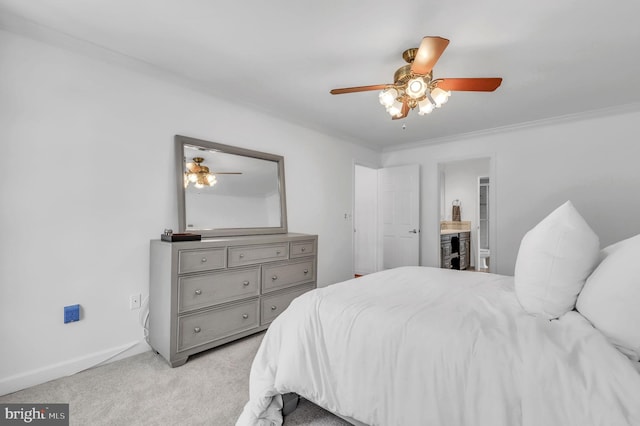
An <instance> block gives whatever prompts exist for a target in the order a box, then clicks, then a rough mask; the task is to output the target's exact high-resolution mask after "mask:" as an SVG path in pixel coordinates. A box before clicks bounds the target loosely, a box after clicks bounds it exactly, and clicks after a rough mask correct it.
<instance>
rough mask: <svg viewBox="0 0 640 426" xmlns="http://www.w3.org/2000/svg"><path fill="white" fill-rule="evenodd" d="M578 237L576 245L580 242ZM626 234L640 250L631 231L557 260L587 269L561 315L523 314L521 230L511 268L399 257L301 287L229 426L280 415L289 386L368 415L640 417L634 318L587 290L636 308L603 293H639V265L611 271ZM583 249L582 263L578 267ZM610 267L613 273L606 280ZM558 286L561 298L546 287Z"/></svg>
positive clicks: (265, 344)
mask: <svg viewBox="0 0 640 426" xmlns="http://www.w3.org/2000/svg"><path fill="white" fill-rule="evenodd" d="M556 231H557V229H556ZM564 235H565V237H566V233H565V234H564ZM563 238H564V237H563ZM534 240H535V239H534ZM564 243H565V242H562V244H559V242H558V241H554V242H553V244H552V245H553V246H554V247H562V248H563V249H564V248H566V244H565V245H563V244H564ZM574 243H575V244H576V246H581V247H582V249H581V250H584V247H586V246H587V245H588V244H585V242H584V241H583V240H580V239H577V240H576V241H574ZM591 245H593V244H591ZM596 245H597V242H596ZM629 245H633V246H634V249H639V248H640V238H637V237H636V238H634V239H632V241H631V243H626V245H624V244H623V245H622V247H623V248H624V250H623V249H620V245H617V246H618V249H617V250H612V249H609V248H607V249H605V250H604V251H600V250H599V247H598V249H596V253H595V256H593V253H591V254H590V255H586V256H585V253H582V252H581V253H578V254H577V255H576V259H577V260H576V259H573V260H572V259H568V260H567V257H566V255H563V258H562V259H563V265H564V266H563V267H566V268H570V269H571V270H580V273H579V274H578V275H581V276H582V275H585V276H584V277H583V279H582V284H581V285H580V290H582V291H584V292H586V294H587V296H585V302H584V303H580V301H579V300H578V299H579V297H582V296H581V295H580V294H579V293H580V290H579V291H578V293H577V294H573V293H574V292H573V291H569V292H568V293H571V294H573V295H572V296H571V297H570V299H572V300H573V303H569V308H570V309H568V310H566V312H562V313H561V314H560V315H556V314H557V312H556V313H553V312H551V313H549V312H546V311H545V309H547V308H548V306H547V307H545V309H542V310H541V311H540V312H532V310H534V308H531V306H530V305H531V303H526V299H527V297H528V298H529V299H533V300H534V303H533V304H534V305H535V303H538V302H539V301H538V300H537V299H535V297H532V295H531V294H528V293H527V292H526V291H525V289H526V285H525V284H526V280H524V281H523V279H522V278H519V276H521V277H524V275H523V274H524V272H527V265H524V262H525V261H524V260H522V261H521V260H520V255H521V254H520V253H523V254H524V253H528V254H529V256H531V254H532V253H530V250H529V251H528V250H527V247H526V246H527V245H526V244H525V239H523V243H522V244H521V247H520V252H519V254H518V258H519V260H518V264H519V265H516V273H515V275H514V276H505V275H498V274H487V273H478V272H466V271H453V270H445V269H438V268H430V267H401V268H395V269H390V270H385V271H381V272H377V273H374V274H371V275H367V276H364V277H361V278H357V279H353V280H348V281H344V282H341V283H338V284H334V285H330V286H328V287H324V288H319V289H316V290H314V291H311V292H309V293H306V294H304V295H302V296H300V297H298V298H297V299H295V300H294V301H293V302H292V303H291V305H290V306H289V308H288V309H287V310H286V311H285V312H283V313H282V314H281V315H280V316H279V317H278V318H277V319H276V320H275V321H274V322H273V324H272V325H271V326H270V328H269V329H268V331H267V333H266V334H265V336H264V339H263V341H262V344H261V346H260V348H259V350H258V352H257V354H256V357H255V359H254V362H253V365H252V368H251V372H250V399H249V402H248V403H247V404H246V406H245V407H244V410H243V412H242V414H241V416H240V418H239V419H238V422H237V424H238V425H278V424H281V423H282V410H281V409H282V395H283V394H288V393H295V394H298V395H300V396H302V397H304V398H306V399H308V400H310V401H312V402H314V403H315V404H317V405H319V406H321V407H323V408H325V409H327V410H329V411H331V412H333V413H335V414H337V415H339V416H341V417H343V418H345V419H348V420H351V421H353V422H354V423H357V424H365V425H371V426H373V425H385V426H387V425H388V426H391V425H434V426H435V425H438V426H447V425H476V426H477V425H491V426H500V425H503V426H518V425H523V426H539V425H563V426H565V425H580V426H583V425H607V426H608V425H640V372H639V371H638V357H639V353H640V343H639V342H640V340H639V341H638V342H636V340H633V339H636V338H637V336H638V335H637V331H636V330H637V329H638V328H639V324H640V321H636V322H635V323H634V324H633V325H632V326H631V327H627V329H628V330H630V332H631V333H632V335H631V339H632V341H631V343H629V342H628V341H625V337H628V336H625V335H624V332H623V333H620V332H619V331H620V330H617V331H616V332H617V333H618V335H617V336H615V333H613V334H612V333H610V330H609V329H608V328H607V327H608V326H609V325H611V324H607V321H604V322H603V321H601V318H602V315H600V313H599V311H598V309H600V308H598V309H595V310H594V309H592V308H591V306H590V305H591V304H592V302H591V300H592V299H594V298H595V299H596V300H601V301H604V302H603V303H600V304H599V305H597V306H601V305H602V304H605V305H607V304H608V305H611V307H613V308H615V310H616V311H617V313H618V314H619V315H622V317H623V318H624V321H633V320H634V319H636V318H638V317H637V316H636V317H633V316H634V315H638V314H637V313H636V311H637V308H636V307H637V306H638V300H639V299H636V300H634V301H633V303H629V306H631V308H632V309H630V310H629V312H626V311H624V308H625V306H624V304H625V303H627V302H628V299H629V298H628V297H623V299H625V300H624V301H623V302H622V303H620V300H617V301H616V303H609V302H608V301H607V300H606V299H607V297H610V296H609V295H607V294H605V293H603V290H602V289H605V290H604V291H605V292H606V291H609V290H610V289H612V288H613V293H614V296H615V295H617V296H616V297H618V298H620V296H621V294H620V289H621V287H620V286H623V287H625V286H626V287H629V286H631V287H632V288H633V292H635V293H633V292H632V294H633V295H635V296H640V293H639V292H638V290H637V289H638V288H640V284H638V283H637V277H638V276H640V275H639V274H637V273H636V274H635V278H634V279H635V280H636V281H635V284H634V281H633V280H629V279H628V278H625V277H626V275H625V276H624V277H622V276H621V275H620V272H618V271H616V269H617V267H618V266H619V262H621V261H624V260H627V258H626V256H630V255H629V250H628V249H627V248H628V247H627V246H629ZM545 250H546V249H545ZM545 250H543V251H545ZM607 250H608V251H607ZM591 251H593V249H591ZM621 253H622V254H621ZM607 255H610V256H608V257H609V258H606V257H607ZM555 256H556V259H552V260H555V261H556V263H555V266H553V268H554V269H553V271H551V272H550V273H549V271H547V270H546V269H545V266H544V264H543V263H541V262H540V259H539V258H535V253H534V257H533V260H534V264H535V266H536V268H537V269H536V270H539V269H542V270H543V274H542V275H545V276H546V278H547V279H548V278H549V276H553V275H554V274H555V275H557V274H558V265H557V263H558V262H557V253H556V254H555ZM530 258H531V257H528V259H530ZM586 258H588V259H586ZM585 259H586V260H588V261H589V262H590V263H591V264H592V265H591V266H589V267H586V266H584V265H582V266H581V265H580V264H579V263H580V262H583V263H585V262H586V260H585ZM574 260H575V261H574ZM527 262H529V260H527ZM576 262H578V263H576ZM636 263H637V261H636ZM599 264H602V265H603V266H598V265H599ZM566 268H565V269H566ZM603 268H604V269H603ZM636 268H638V267H636ZM561 269H562V268H561ZM594 269H595V271H594ZM559 276H560V277H561V278H562V279H561V280H559V281H558V280H555V281H554V282H553V283H552V284H553V285H554V286H557V285H558V282H561V283H562V285H563V286H565V287H566V284H567V283H571V281H572V277H571V273H567V271H566V270H564V269H562V270H561V271H560V273H559ZM612 276H613V277H614V278H620V279H618V280H617V281H616V282H611V281H607V280H608V279H609V278H611V277H612ZM592 277H594V278H593V279H592ZM621 277H622V278H621ZM590 279H591V281H592V282H591V283H590V282H589V280H590ZM552 281H553V280H552ZM523 282H524V283H525V284H523ZM600 282H604V284H602V285H600V284H599V283H600ZM620 282H623V283H622V284H620ZM595 284H599V285H598V286H595ZM536 285H538V286H540V283H537V284H536ZM626 287H625V288H626ZM594 289H595V290H594ZM543 290H544V291H543V293H544V295H545V297H547V299H549V300H551V299H553V300H551V301H552V302H553V303H551V307H552V308H553V307H555V306H556V305H558V303H557V301H558V300H556V299H562V298H566V297H565V296H566V295H567V291H566V290H567V289H566V288H562V289H561V290H562V291H560V292H559V293H558V292H557V290H558V289H557V288H555V287H553V286H551V288H543ZM554 291H556V293H558V294H559V296H558V297H551V298H549V295H550V294H553V292H554ZM533 296H535V295H533ZM576 306H577V307H578V308H581V307H583V308H584V309H583V310H584V312H579V311H578V310H576V309H575V307H576ZM547 310H549V311H553V309H551V308H549V309H547ZM600 311H602V309H600ZM586 313H589V315H587V314H586ZM591 313H594V315H591ZM609 313H610V315H611V310H610V312H609ZM619 315H616V318H618V316H619ZM630 316H632V317H630ZM613 322H615V320H613V321H609V323H613ZM594 324H603V327H602V328H600V327H597V326H596V325H594ZM625 327H626V325H625V324H623V326H622V327H621V328H623V329H625ZM619 328H620V327H619ZM627 329H625V330H623V331H628V330H627ZM634 333H635V334H634Z"/></svg>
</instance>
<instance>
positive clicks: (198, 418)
mask: <svg viewBox="0 0 640 426" xmlns="http://www.w3.org/2000/svg"><path fill="white" fill-rule="evenodd" d="M263 336H264V333H259V334H256V335H253V336H249V337H247V338H244V339H242V340H239V341H236V342H233V343H230V344H227V345H225V346H222V347H219V348H216V349H212V350H210V351H207V352H204V353H201V354H198V355H195V356H193V357H191V358H189V361H188V362H187V363H186V364H185V365H183V366H181V367H177V368H171V367H169V365H168V364H167V363H166V362H165V361H164V359H163V358H162V357H160V356H159V355H156V354H155V353H154V352H151V351H149V352H145V353H143V354H139V355H135V356H132V357H129V358H126V359H123V360H121V361H116V362H113V363H111V364H107V365H104V366H100V367H97V368H93V369H90V370H86V371H83V372H81V373H78V374H75V375H73V376H69V377H65V378H62V379H57V380H53V381H51V382H48V383H44V384H42V385H38V386H34V387H32V388H29V389H25V390H22V391H19V392H15V393H13V394H9V395H5V396H0V403H13V402H18V403H20V402H21V403H57V402H58V403H68V404H69V412H70V414H69V417H70V424H71V425H83V426H84V425H123V426H125V425H126V426H130V425H162V426H166V425H221V426H227V425H234V424H235V421H236V419H237V418H238V416H239V415H240V412H241V411H242V407H243V406H244V404H245V403H246V402H247V399H248V397H249V369H250V367H251V362H252V361H253V357H254V355H255V353H256V351H257V349H258V346H259V345H260V342H261V341H262V337H263ZM348 424H349V423H347V422H345V421H343V420H342V419H340V418H338V417H336V416H334V415H332V414H330V413H328V412H327V411H324V410H323V409H321V408H319V407H317V406H315V405H313V404H311V403H310V402H308V401H305V400H301V402H300V404H299V406H298V409H297V410H296V411H294V412H293V413H292V414H291V415H289V416H287V418H285V421H284V425H286V426H293V425H348Z"/></svg>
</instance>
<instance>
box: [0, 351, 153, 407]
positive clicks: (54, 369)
mask: <svg viewBox="0 0 640 426" xmlns="http://www.w3.org/2000/svg"><path fill="white" fill-rule="evenodd" d="M149 350H151V347H150V346H149V345H148V344H147V342H146V341H145V340H144V339H143V340H141V341H137V342H131V343H129V344H128V345H123V346H118V347H115V348H111V349H107V350H104V351H100V352H95V353H92V354H89V355H86V356H82V357H78V358H73V359H70V360H68V361H64V362H60V363H57V364H53V365H49V366H46V367H43V368H38V369H36V370H32V371H28V372H26V373H21V374H16V375H14V376H10V377H7V378H3V379H0V396H1V395H6V394H9V393H13V392H17V391H19V390H22V389H26V388H29V387H31V386H35V385H39V384H42V383H46V382H49V381H51V380H55V379H59V378H61V377H66V376H71V375H73V374H76V373H79V372H81V371H83V370H88V369H89V368H93V367H97V366H99V365H103V364H108V363H111V362H114V361H117V360H120V359H124V358H128V357H130V356H133V355H137V354H141V353H143V352H146V351H149Z"/></svg>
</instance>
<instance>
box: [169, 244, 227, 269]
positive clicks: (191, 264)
mask: <svg viewBox="0 0 640 426" xmlns="http://www.w3.org/2000/svg"><path fill="white" fill-rule="evenodd" d="M225 255H226V248H224V247H216V248H208V249H201V250H180V251H179V252H178V273H179V274H186V273H189V272H201V271H211V270H214V269H223V268H225V267H226V256H225Z"/></svg>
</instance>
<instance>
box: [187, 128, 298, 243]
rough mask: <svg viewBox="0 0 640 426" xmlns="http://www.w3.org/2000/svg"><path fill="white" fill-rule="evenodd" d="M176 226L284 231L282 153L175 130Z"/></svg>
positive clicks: (217, 231) (218, 232)
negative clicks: (189, 135)
mask: <svg viewBox="0 0 640 426" xmlns="http://www.w3.org/2000/svg"><path fill="white" fill-rule="evenodd" d="M175 148H176V160H177V164H176V166H177V167H176V170H177V177H178V219H179V225H180V232H192V233H196V234H201V235H202V236H203V237H219V236H231V235H256V234H281V233H286V232H287V207H286V196H285V186H284V157H282V156H280V155H274V154H268V153H264V152H259V151H252V150H249V149H244V148H238V147H235V146H230V145H223V144H219V143H215V142H209V141H203V140H200V139H194V138H189V137H186V136H180V135H176V137H175Z"/></svg>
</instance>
